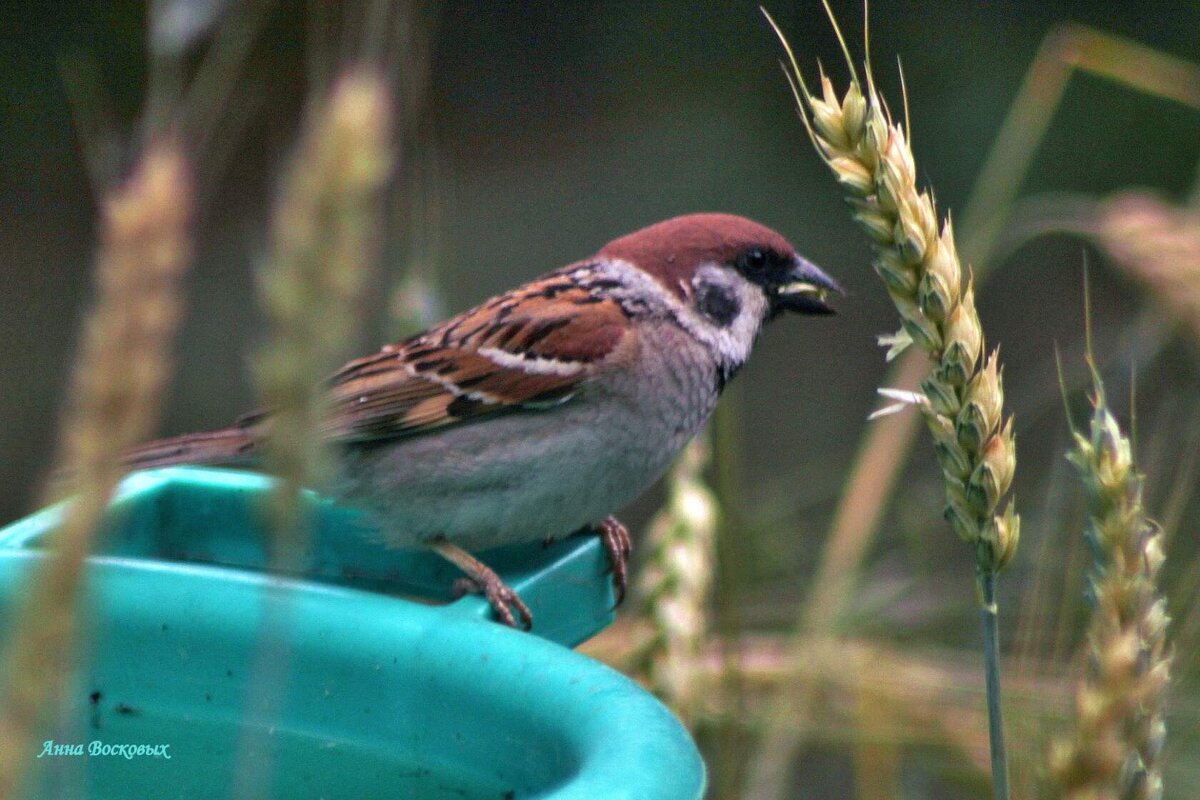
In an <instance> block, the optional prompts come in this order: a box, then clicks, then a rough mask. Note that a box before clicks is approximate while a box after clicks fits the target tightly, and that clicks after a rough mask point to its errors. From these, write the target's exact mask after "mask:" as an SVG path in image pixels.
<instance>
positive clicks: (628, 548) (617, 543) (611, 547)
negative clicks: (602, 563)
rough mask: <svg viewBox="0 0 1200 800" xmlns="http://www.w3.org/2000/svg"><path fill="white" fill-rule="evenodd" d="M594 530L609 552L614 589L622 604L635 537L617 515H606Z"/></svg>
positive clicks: (618, 602)
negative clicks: (633, 537) (631, 535)
mask: <svg viewBox="0 0 1200 800" xmlns="http://www.w3.org/2000/svg"><path fill="white" fill-rule="evenodd" d="M592 530H594V532H596V533H598V534H600V542H601V543H602V544H603V545H604V550H605V551H606V552H607V553H608V563H609V564H610V565H611V567H612V576H613V589H614V590H615V591H616V594H617V605H621V601H622V600H624V599H625V588H626V584H627V581H628V578H629V554H630V553H632V552H633V539H632V538H630V536H629V529H628V528H626V527H625V526H624V525H622V524H621V523H620V522H619V521H618V520H617V518H616V517H605V518H604V521H603V522H601V523H600V524H599V525H597V526H596V527H595V528H593V529H592Z"/></svg>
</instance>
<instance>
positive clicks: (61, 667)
mask: <svg viewBox="0 0 1200 800" xmlns="http://www.w3.org/2000/svg"><path fill="white" fill-rule="evenodd" d="M191 223H192V182H191V175H190V170H189V167H188V161H187V158H186V157H185V156H184V153H183V151H182V149H181V148H180V145H179V144H178V142H177V141H175V140H173V139H161V140H156V141H152V142H151V143H150V144H149V145H148V146H147V147H146V149H145V151H144V152H143V153H142V155H141V157H140V158H139V159H138V160H137V162H136V164H135V166H134V168H133V170H132V172H131V173H130V175H129V177H128V178H127V179H126V180H125V182H124V183H123V184H122V185H120V186H119V187H117V188H116V189H114V190H112V191H111V192H110V193H109V194H108V195H107V197H106V198H105V199H104V201H103V203H102V209H101V222H100V247H99V251H98V254H97V260H96V298H95V300H94V301H93V306H92V309H91V311H90V313H89V314H88V317H87V320H86V322H85V324H84V328H83V333H82V337H81V341H80V351H79V356H78V359H77V361H76V364H75V369H74V373H73V376H72V379H71V388H70V393H69V395H68V405H67V408H66V411H65V414H64V416H63V420H62V426H61V437H60V438H61V440H60V444H59V455H58V463H59V464H60V465H61V466H62V468H63V472H64V473H65V474H66V475H68V476H69V482H70V485H71V488H72V489H73V490H74V491H75V493H76V495H75V497H73V498H72V499H71V500H70V502H69V503H68V504H67V505H66V507H65V511H64V516H63V522H62V527H61V528H59V530H58V531H56V533H55V537H54V545H55V553H54V554H53V555H52V556H50V557H49V558H48V560H47V561H46V563H45V564H44V566H43V567H42V568H41V569H40V570H38V571H37V573H36V574H34V575H33V577H32V578H31V581H30V585H29V587H28V589H27V594H26V596H25V598H24V604H23V607H22V608H20V609H18V610H16V611H15V612H14V613H13V614H12V619H13V620H15V622H14V625H13V628H12V630H11V632H10V634H9V639H8V641H7V643H6V652H5V657H4V662H3V666H4V670H3V673H2V674H3V677H4V682H5V685H4V687H3V688H4V705H3V710H2V713H3V717H2V718H0V797H12V796H14V795H15V794H16V792H17V791H18V790H19V789H20V788H21V785H22V783H23V776H24V774H25V773H26V771H27V770H28V769H29V765H30V764H31V763H33V759H32V757H31V753H30V748H31V747H32V745H33V743H34V742H37V741H40V740H41V734H42V733H43V732H44V731H43V730H42V725H43V724H45V722H46V721H47V720H50V719H53V717H54V716H55V714H56V709H57V706H58V703H59V700H60V697H61V693H62V690H63V687H64V684H65V681H66V680H67V678H68V677H69V675H70V670H71V664H72V652H73V651H72V648H73V646H74V643H75V638H76V632H77V629H78V626H79V617H78V613H79V610H80V609H79V599H80V597H81V594H82V590H83V583H84V559H85V558H86V556H87V554H88V552H89V550H90V549H91V543H92V540H93V539H94V536H95V532H96V529H97V527H98V525H99V523H100V519H101V517H102V515H103V513H104V510H105V508H106V507H107V505H108V502H109V498H110V497H111V496H112V493H113V490H114V489H115V488H116V486H117V483H118V481H119V480H120V479H121V476H122V474H123V473H124V472H125V467H124V465H123V464H122V461H121V454H122V452H124V451H125V450H127V449H129V448H130V447H132V446H134V445H135V444H137V443H138V442H140V441H142V440H143V439H144V438H145V437H146V436H148V435H149V434H150V433H151V432H152V431H153V430H154V426H155V424H156V422H157V418H158V410H159V403H160V399H161V395H162V391H163V388H164V387H165V385H166V382H167V379H168V376H169V373H170V347H171V342H172V339H173V336H174V332H175V328H176V324H177V322H178V320H179V316H180V308H181V299H180V287H179V282H180V278H181V276H182V274H183V272H184V270H185V269H186V267H187V265H188V263H189V261H190V259H191V251H192V242H191V234H192V231H191Z"/></svg>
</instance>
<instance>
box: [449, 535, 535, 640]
mask: <svg viewBox="0 0 1200 800" xmlns="http://www.w3.org/2000/svg"><path fill="white" fill-rule="evenodd" d="M429 546H430V547H431V548H433V550H434V551H435V552H436V553H437V554H438V555H440V556H441V557H442V558H444V559H446V560H447V561H449V562H450V563H451V564H453V565H454V566H456V567H458V568H459V569H461V570H462V571H463V572H464V573H466V575H467V578H466V579H465V583H466V584H467V588H469V589H470V590H471V591H475V592H479V593H481V594H483V595H484V596H485V597H487V600H488V603H490V604H491V606H492V610H493V611H495V612H496V616H497V617H499V618H500V621H501V622H503V623H504V624H505V625H507V626H509V627H510V628H515V627H517V620H516V618H515V617H514V616H513V612H512V609H514V608H515V609H516V611H517V614H518V616H520V617H521V627H522V628H524V629H525V630H529V629H531V628H532V627H533V614H531V613H529V606H527V605H525V602H524V601H523V600H522V599H521V596H520V595H518V594H517V593H516V592H514V591H513V590H512V589H510V588H509V587H508V585H507V584H505V583H504V581H502V580H500V576H499V575H497V574H496V572H495V570H493V569H492V568H491V567H489V566H488V565H487V564H484V563H483V562H482V561H480V560H479V559H477V558H475V556H473V555H471V554H470V553H468V552H467V551H466V550H463V549H462V548H461V547H459V546H457V545H453V544H450V542H448V541H446V540H445V539H437V540H435V541H433V542H430V544H429ZM458 585H459V582H458V581H455V586H456V587H457V586H458ZM510 606H511V608H510Z"/></svg>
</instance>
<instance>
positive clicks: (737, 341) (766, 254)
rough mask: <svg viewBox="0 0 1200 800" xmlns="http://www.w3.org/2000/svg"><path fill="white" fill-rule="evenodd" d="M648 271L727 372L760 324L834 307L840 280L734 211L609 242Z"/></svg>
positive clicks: (611, 250)
mask: <svg viewBox="0 0 1200 800" xmlns="http://www.w3.org/2000/svg"><path fill="white" fill-rule="evenodd" d="M598 256H599V257H601V258H607V259H619V260H621V261H624V262H627V263H629V264H632V265H634V266H636V267H638V268H639V269H640V270H641V271H642V272H643V273H645V274H647V275H649V276H650V278H652V279H653V282H654V283H655V284H657V285H658V286H659V287H660V288H661V289H662V290H663V293H664V295H666V298H667V299H668V301H669V302H670V304H671V305H672V306H674V307H675V308H676V309H677V310H678V313H677V317H678V322H679V323H680V324H682V325H683V326H684V327H686V328H687V329H688V330H689V331H690V332H691V333H692V334H693V335H694V336H695V337H696V338H697V339H699V340H701V341H703V342H704V343H705V344H706V345H708V346H709V348H710V350H711V352H712V353H713V356H714V358H715V359H716V361H717V364H718V369H719V370H720V374H721V375H722V377H721V378H720V380H719V382H720V384H721V385H724V380H725V379H727V378H728V377H729V376H730V375H732V374H733V373H734V372H736V371H737V370H738V369H739V368H740V367H741V366H742V364H743V363H745V361H746V359H747V358H748V357H749V355H750V350H751V347H752V345H753V343H754V340H755V339H756V338H757V336H758V333H759V331H760V330H761V329H762V327H763V324H764V323H766V322H767V321H769V320H771V319H773V318H775V317H776V316H778V315H779V314H781V313H782V312H784V311H794V312H798V313H801V314H832V313H834V312H833V309H832V308H831V307H830V306H829V305H828V297H829V295H830V294H831V293H832V294H841V293H842V289H841V287H840V286H838V283H837V281H835V280H833V279H832V278H830V277H829V276H828V275H826V274H825V273H824V272H822V271H821V270H819V269H817V267H815V266H813V265H812V264H811V263H809V262H808V261H807V260H806V259H804V258H803V257H802V256H801V255H800V254H798V253H797V252H796V250H795V248H794V247H792V245H791V244H790V243H789V242H788V240H787V239H785V238H783V236H781V235H780V234H778V233H776V232H775V231H773V230H771V229H770V228H768V227H766V226H765V225H760V224H759V223H757V222H754V221H752V220H749V219H746V218H745V217H739V216H735V215H733V214H689V215H687V216H682V217H675V218H674V219H669V220H666V221H664V222H659V223H657V224H655V225H651V226H649V227H647V228H643V229H641V230H639V231H635V232H633V233H631V234H628V235H627V236H622V237H621V238H619V239H615V240H613V241H612V242H609V243H608V244H607V245H605V247H604V248H602V249H601V250H600V252H599V253H598Z"/></svg>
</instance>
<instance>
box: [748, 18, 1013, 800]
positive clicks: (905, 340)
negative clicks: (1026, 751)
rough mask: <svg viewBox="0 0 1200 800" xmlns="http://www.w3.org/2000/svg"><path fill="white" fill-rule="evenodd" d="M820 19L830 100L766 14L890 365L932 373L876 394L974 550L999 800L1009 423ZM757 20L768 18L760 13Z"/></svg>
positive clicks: (937, 250)
mask: <svg viewBox="0 0 1200 800" xmlns="http://www.w3.org/2000/svg"><path fill="white" fill-rule="evenodd" d="M825 9H826V12H827V13H828V14H829V17H830V20H831V21H832V22H833V26H834V30H835V32H836V33H837V36H838V39H839V41H840V42H841V44H842V51H843V53H844V54H845V55H846V62H847V65H848V66H849V68H850V73H851V80H850V85H849V87H848V88H847V89H846V91H845V93H844V94H843V95H842V96H841V97H840V98H839V97H838V95H837V92H835V91H834V88H833V82H832V81H831V80H830V79H829V77H828V76H827V75H826V74H825V72H824V70H823V69H822V70H821V73H820V84H821V93H820V95H819V96H818V95H817V94H815V93H813V92H811V91H810V90H809V88H808V85H807V84H806V83H805V81H804V76H803V74H802V73H801V71H800V68H799V65H798V64H797V62H796V58H795V55H794V53H793V52H792V49H791V47H790V45H789V44H788V42H787V39H786V38H785V37H784V36H783V33H782V31H780V29H779V27H778V26H777V25H776V24H775V22H774V20H772V19H771V17H770V15H769V14H767V15H766V16H767V20H768V21H769V22H770V24H771V26H772V27H773V28H774V30H775V33H776V35H778V37H779V40H780V42H781V43H782V44H783V46H784V49H785V50H786V52H787V54H788V58H789V61H790V65H791V71H790V72H788V71H787V70H786V69H785V70H784V74H785V75H786V76H787V78H788V82H789V84H790V85H791V87H792V91H793V94H794V96H795V98H796V104H797V108H798V111H799V113H800V118H801V120H802V121H803V123H804V126H805V130H806V131H807V132H808V135H809V138H810V139H811V140H812V143H813V145H814V147H815V148H816V150H817V152H818V153H819V154H820V156H821V158H822V159H823V160H824V161H825V163H826V164H827V165H828V166H829V168H830V169H831V170H832V171H833V173H834V176H835V177H836V178H837V180H838V182H839V183H840V184H841V186H842V188H843V190H844V191H845V193H846V200H847V202H848V203H849V205H850V208H851V210H852V214H853V217H854V219H855V221H856V222H858V224H859V226H860V227H862V229H863V230H864V232H865V233H866V234H867V237H868V238H869V239H870V240H871V243H872V246H873V249H874V253H875V257H874V260H873V262H872V266H873V267H874V269H875V273H876V274H877V275H878V276H879V277H880V278H881V279H882V281H883V283H884V285H885V286H886V288H887V291H888V294H889V295H890V296H891V298H892V301H893V303H894V304H895V306H896V310H897V311H898V312H899V314H900V322H901V328H900V330H899V331H898V332H897V333H896V334H894V335H891V336H886V337H881V343H885V344H887V345H889V351H888V354H887V358H888V360H891V359H893V358H895V357H896V356H897V355H899V354H900V353H901V352H903V351H904V350H906V349H907V348H908V347H910V346H913V345H916V346H917V347H919V348H921V349H922V350H924V351H925V352H926V353H927V354H928V355H929V358H930V360H931V361H932V363H933V369H932V370H931V371H930V373H929V375H928V376H927V377H926V378H925V379H924V380H923V381H922V382H921V390H922V392H921V393H920V394H916V393H911V392H896V391H894V390H888V389H882V390H880V391H881V393H883V394H884V395H885V396H888V397H891V398H892V399H895V400H898V401H900V402H899V404H898V405H896V406H892V407H889V408H888V409H884V410H883V411H882V412H880V413H889V412H891V411H894V410H898V409H900V408H903V407H904V406H907V405H915V406H916V407H917V408H919V409H920V411H921V413H922V415H923V417H924V419H925V422H926V424H927V426H928V427H929V430H930V432H931V433H932V435H933V439H934V449H935V452H936V453H937V458H938V462H939V464H940V465H941V468H942V475H943V478H944V481H945V486H946V507H945V517H946V519H947V521H948V522H949V523H950V524H951V526H952V527H953V528H954V530H955V531H956V532H957V533H958V535H959V536H961V537H962V538H963V539H964V540H965V541H966V542H968V543H969V544H970V545H971V546H972V547H973V549H974V553H975V563H976V575H977V583H978V588H979V593H980V600H981V608H982V619H983V626H984V654H985V659H986V662H987V679H988V688H989V692H988V694H989V708H990V711H991V713H990V719H991V725H992V742H993V748H994V751H993V781H994V784H995V792H996V796H997V798H1007V796H1008V787H1007V782H1008V779H1007V759H1006V757H1005V753H1004V744H1003V728H1002V724H1001V720H1000V703H999V666H998V665H999V659H998V650H999V642H998V635H997V627H998V626H997V621H996V618H997V613H998V609H997V607H996V602H995V581H996V574H997V572H998V571H999V570H1000V569H1001V568H1002V567H1003V566H1004V565H1005V564H1007V563H1008V562H1009V560H1011V558H1012V556H1013V554H1014V552H1015V551H1016V547H1017V541H1018V539H1019V535H1020V520H1019V518H1018V516H1017V514H1016V512H1015V510H1014V504H1013V502H1012V501H1011V500H1009V501H1008V503H1007V505H1005V506H1004V508H1003V510H1001V504H1002V502H1003V501H1004V499H1005V497H1006V495H1007V494H1008V490H1009V487H1010V485H1011V483H1012V478H1013V472H1014V470H1015V468H1016V443H1015V439H1014V436H1013V431H1012V418H1011V417H1008V418H1007V419H1006V418H1005V416H1004V392H1003V388H1002V382H1001V375H1000V360H999V354H998V352H997V351H995V350H993V351H991V352H988V351H987V348H986V345H985V340H984V335H983V328H982V325H981V324H980V321H979V314H978V312H977V311H976V309H975V294H974V290H973V288H972V280H971V277H970V274H969V272H968V271H967V270H965V269H964V268H963V266H962V264H961V263H960V261H959V258H958V251H957V247H956V245H955V241H954V231H953V226H952V225H951V223H950V221H949V219H947V220H945V221H944V222H941V223H939V217H938V213H937V209H936V206H935V205H934V202H933V197H932V195H931V194H930V193H929V191H927V190H924V191H923V190H919V189H918V188H917V185H916V166H915V163H914V158H913V153H912V149H911V147H910V146H909V142H908V137H907V135H906V133H905V129H906V128H907V127H908V126H907V125H906V124H904V125H902V124H901V123H899V122H897V121H896V120H895V119H893V117H892V115H891V112H890V111H889V109H888V107H887V105H886V104H885V103H884V101H883V99H882V98H881V97H880V94H879V92H878V90H877V89H876V86H875V81H874V76H873V74H872V71H871V65H870V62H869V61H868V62H867V63H866V64H865V77H866V83H865V85H864V84H863V82H861V81H860V80H859V77H858V73H857V71H856V70H855V69H854V65H853V61H852V59H851V58H850V55H849V51H848V49H847V48H846V45H845V40H844V39H843V38H842V36H841V31H840V29H839V28H838V26H837V21H836V20H835V19H834V17H833V14H832V12H831V11H830V9H829V6H828V3H826V5H825ZM763 13H764V14H766V12H765V10H764V12H763Z"/></svg>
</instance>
